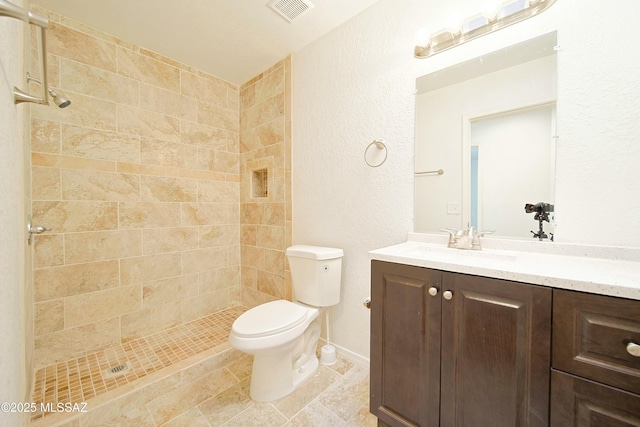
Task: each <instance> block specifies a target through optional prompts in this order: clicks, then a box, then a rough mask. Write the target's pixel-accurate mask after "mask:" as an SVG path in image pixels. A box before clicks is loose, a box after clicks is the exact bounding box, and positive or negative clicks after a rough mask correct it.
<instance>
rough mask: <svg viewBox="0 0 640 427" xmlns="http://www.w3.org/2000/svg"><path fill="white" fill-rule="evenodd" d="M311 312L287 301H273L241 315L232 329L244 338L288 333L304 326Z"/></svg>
mask: <svg viewBox="0 0 640 427" xmlns="http://www.w3.org/2000/svg"><path fill="white" fill-rule="evenodd" d="M308 313H309V310H307V309H305V308H304V307H303V306H301V305H298V304H294V303H292V302H290V301H286V300H278V301H271V302H268V303H265V304H261V305H259V306H257V307H254V308H252V309H250V310H248V311H246V312H245V313H243V314H241V315H240V316H239V317H238V318H237V319H236V320H235V322H233V326H232V328H231V330H232V333H233V334H235V335H236V336H238V337H242V338H259V337H265V336H269V335H275V334H278V333H281V332H285V331H288V330H290V329H293V328H295V327H296V326H298V325H300V324H302V323H303V322H304V321H305V320H306V319H307V316H308Z"/></svg>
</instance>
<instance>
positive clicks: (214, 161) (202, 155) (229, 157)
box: [198, 149, 239, 174]
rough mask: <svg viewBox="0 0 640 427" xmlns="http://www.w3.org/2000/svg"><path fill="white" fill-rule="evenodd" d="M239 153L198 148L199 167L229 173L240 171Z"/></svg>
mask: <svg viewBox="0 0 640 427" xmlns="http://www.w3.org/2000/svg"><path fill="white" fill-rule="evenodd" d="M238 162H239V155H238V154H235V153H228V152H226V151H217V150H204V149H199V150H198V168H199V169H207V170H211V171H215V172H222V173H228V174H237V173H239V164H238Z"/></svg>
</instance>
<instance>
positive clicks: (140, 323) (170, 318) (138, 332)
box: [121, 298, 188, 342]
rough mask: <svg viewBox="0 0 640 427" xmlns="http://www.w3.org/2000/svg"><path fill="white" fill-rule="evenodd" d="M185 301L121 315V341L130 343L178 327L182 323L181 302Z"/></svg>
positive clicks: (183, 299)
mask: <svg viewBox="0 0 640 427" xmlns="http://www.w3.org/2000/svg"><path fill="white" fill-rule="evenodd" d="M187 299H188V298H182V299H180V300H173V301H171V302H168V303H166V304H162V305H157V306H153V307H148V308H143V309H142V310H138V311H136V312H133V313H129V314H124V315H122V316H121V319H122V340H123V341H125V342H126V341H131V340H134V339H136V338H142V337H145V336H148V335H152V334H155V333H156V332H160V331H164V330H165V329H169V328H173V327H174V326H178V325H180V324H181V323H183V320H182V307H181V301H186V300H187Z"/></svg>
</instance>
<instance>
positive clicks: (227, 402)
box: [163, 356, 377, 427]
mask: <svg viewBox="0 0 640 427" xmlns="http://www.w3.org/2000/svg"><path fill="white" fill-rule="evenodd" d="M243 359H244V360H243V362H242V365H243V366H244V369H245V373H246V376H245V377H244V378H239V381H238V382H237V383H236V384H234V385H233V386H231V387H229V388H228V389H226V390H225V391H223V392H222V393H220V394H218V395H217V396H215V397H213V398H211V399H208V400H206V401H204V402H202V403H200V404H199V405H197V406H195V407H193V408H192V409H190V410H189V411H187V412H184V413H183V414H182V415H180V416H178V417H176V418H174V419H172V420H170V421H169V422H168V423H166V424H163V426H167V427H213V426H238V427H250V426H256V427H257V426H260V427H270V426H274V427H275V426H287V427H294V426H305V427H306V426H314V427H315V426H317V427H325V426H327V427H329V426H353V427H355V426H371V427H374V426H376V425H377V418H376V417H374V416H373V415H371V413H369V368H368V367H366V366H362V365H359V364H355V363H353V362H351V361H349V360H346V359H344V358H342V357H339V358H338V362H337V363H336V364H335V365H333V366H322V365H321V366H320V368H319V369H318V372H317V373H316V375H315V376H314V377H312V378H311V379H310V380H309V381H308V382H307V383H305V384H304V385H303V386H302V387H301V388H299V389H298V390H296V391H295V392H293V393H292V394H291V395H289V396H286V397H284V398H282V399H279V400H276V401H274V402H270V403H258V402H254V401H252V400H251V399H250V398H249V381H250V378H249V375H250V371H251V358H250V356H244V358H243ZM238 366H239V365H236V368H238ZM236 372H237V371H236ZM240 377H243V375H240Z"/></svg>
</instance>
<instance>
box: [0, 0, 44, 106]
mask: <svg viewBox="0 0 640 427" xmlns="http://www.w3.org/2000/svg"><path fill="white" fill-rule="evenodd" d="M0 16H6V17H9V18H15V19H19V20H21V21H24V22H27V23H29V24H33V25H36V26H37V27H38V32H37V34H38V43H39V44H40V53H41V55H40V78H41V79H42V80H41V85H42V97H41V98H38V97H35V96H33V95H29V94H28V93H25V92H24V91H22V90H20V89H18V88H17V87H15V86H14V87H13V98H14V103H16V104H18V103H21V102H34V103H36V104H44V105H48V104H49V94H48V87H49V86H48V84H47V40H46V31H45V30H46V29H47V28H48V27H49V20H48V19H47V18H45V17H44V16H41V15H38V14H36V13H33V12H31V11H30V10H27V9H24V8H22V7H19V6H16V5H14V4H12V3H9V2H8V1H6V0H0Z"/></svg>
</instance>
